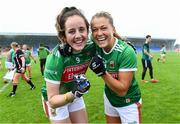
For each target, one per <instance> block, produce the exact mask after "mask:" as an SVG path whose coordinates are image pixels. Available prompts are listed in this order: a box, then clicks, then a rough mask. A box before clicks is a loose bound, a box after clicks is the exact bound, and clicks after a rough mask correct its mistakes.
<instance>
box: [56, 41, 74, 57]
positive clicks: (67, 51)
mask: <svg viewBox="0 0 180 124" xmlns="http://www.w3.org/2000/svg"><path fill="white" fill-rule="evenodd" d="M72 51H73V50H72V47H71V46H70V45H69V44H65V45H60V46H59V52H60V54H61V55H63V56H70V55H72Z"/></svg>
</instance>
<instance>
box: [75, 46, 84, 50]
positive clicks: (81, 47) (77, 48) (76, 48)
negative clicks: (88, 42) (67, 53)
mask: <svg viewBox="0 0 180 124" xmlns="http://www.w3.org/2000/svg"><path fill="white" fill-rule="evenodd" d="M73 49H74V50H75V51H81V50H83V49H84V46H79V47H74V48H73Z"/></svg>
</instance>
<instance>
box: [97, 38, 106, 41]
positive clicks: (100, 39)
mask: <svg viewBox="0 0 180 124" xmlns="http://www.w3.org/2000/svg"><path fill="white" fill-rule="evenodd" d="M97 40H98V41H103V40H105V38H104V37H102V38H97Z"/></svg>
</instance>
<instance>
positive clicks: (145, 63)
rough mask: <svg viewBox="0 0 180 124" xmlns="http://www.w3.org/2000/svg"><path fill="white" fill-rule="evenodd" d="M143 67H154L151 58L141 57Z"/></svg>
mask: <svg viewBox="0 0 180 124" xmlns="http://www.w3.org/2000/svg"><path fill="white" fill-rule="evenodd" d="M141 61H142V65H143V68H152V64H151V61H150V60H146V59H141Z"/></svg>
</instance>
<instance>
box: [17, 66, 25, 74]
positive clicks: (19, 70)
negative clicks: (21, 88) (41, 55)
mask: <svg viewBox="0 0 180 124" xmlns="http://www.w3.org/2000/svg"><path fill="white" fill-rule="evenodd" d="M25 72H26V67H25V71H24V73H25ZM16 73H20V74H24V73H22V71H21V69H19V68H18V69H17V68H16Z"/></svg>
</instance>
